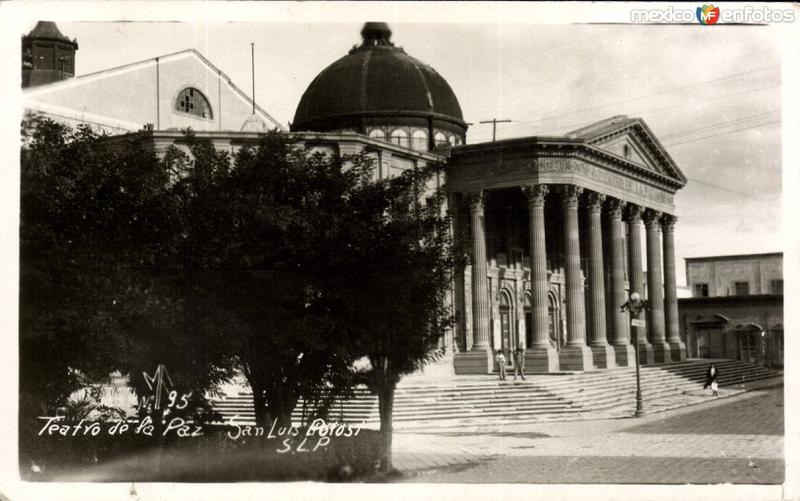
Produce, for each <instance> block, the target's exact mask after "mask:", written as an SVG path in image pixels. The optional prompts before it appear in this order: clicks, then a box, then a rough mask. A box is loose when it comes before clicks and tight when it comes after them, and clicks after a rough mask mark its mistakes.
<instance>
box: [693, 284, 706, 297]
mask: <svg viewBox="0 0 800 501" xmlns="http://www.w3.org/2000/svg"><path fill="white" fill-rule="evenodd" d="M694 295H695V297H708V284H694Z"/></svg>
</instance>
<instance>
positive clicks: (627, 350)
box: [606, 198, 636, 367]
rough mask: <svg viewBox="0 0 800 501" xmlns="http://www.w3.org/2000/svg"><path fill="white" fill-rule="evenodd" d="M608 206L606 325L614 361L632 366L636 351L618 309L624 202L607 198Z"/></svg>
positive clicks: (622, 299) (622, 298) (624, 295)
mask: <svg viewBox="0 0 800 501" xmlns="http://www.w3.org/2000/svg"><path fill="white" fill-rule="evenodd" d="M606 206H607V209H608V220H609V224H608V227H609V232H610V233H611V234H610V235H609V236H608V238H609V240H610V242H611V245H610V248H611V301H612V306H613V308H611V311H612V312H613V314H612V316H611V322H610V325H611V326H612V329H613V333H612V334H613V341H612V346H613V347H614V353H615V355H616V362H617V365H619V366H622V367H633V366H634V365H635V363H636V353H635V352H634V347H633V345H632V344H631V330H630V319H629V317H628V313H626V312H624V311H621V310H620V307H621V306H622V305H623V304H625V301H627V300H628V295H627V293H626V292H625V270H624V267H625V259H624V256H623V253H624V252H625V249H624V246H623V240H624V236H623V227H622V210H623V208H624V207H625V202H623V201H621V200H619V199H616V198H611V199H609V200H608V202H607V203H606Z"/></svg>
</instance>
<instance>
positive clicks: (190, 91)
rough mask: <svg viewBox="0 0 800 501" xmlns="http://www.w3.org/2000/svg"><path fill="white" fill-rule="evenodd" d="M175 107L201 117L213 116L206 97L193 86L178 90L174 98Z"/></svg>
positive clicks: (210, 117)
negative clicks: (176, 96)
mask: <svg viewBox="0 0 800 501" xmlns="http://www.w3.org/2000/svg"><path fill="white" fill-rule="evenodd" d="M175 109H176V110H178V111H182V112H183V113H189V114H190V115H196V116H198V117H202V118H208V119H213V118H214V114H213V113H211V105H210V104H209V102H208V99H206V96H204V95H203V93H202V92H200V91H199V90H197V89H195V88H194V87H187V88H185V89H183V90H182V91H180V93H179V94H178V98H177V99H176V100H175Z"/></svg>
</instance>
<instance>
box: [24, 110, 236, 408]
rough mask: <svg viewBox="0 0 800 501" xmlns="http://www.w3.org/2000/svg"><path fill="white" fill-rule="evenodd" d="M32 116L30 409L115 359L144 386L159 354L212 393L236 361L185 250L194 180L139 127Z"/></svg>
mask: <svg viewBox="0 0 800 501" xmlns="http://www.w3.org/2000/svg"><path fill="white" fill-rule="evenodd" d="M23 125H24V126H23V132H24V139H25V142H24V143H23V147H22V150H21V211H20V390H21V391H20V393H21V398H22V411H23V414H24V415H36V414H42V413H53V412H57V411H58V410H59V409H61V408H63V406H64V405H65V404H66V402H67V400H68V397H69V395H70V394H71V393H72V392H73V391H75V390H77V389H79V388H81V387H83V386H85V385H87V384H89V383H96V382H100V381H103V380H104V379H105V378H107V377H108V375H109V374H110V373H111V372H113V371H121V372H123V373H125V374H130V375H131V381H132V383H134V386H135V387H137V388H138V390H139V391H140V392H141V391H142V390H144V388H143V387H142V386H143V384H144V381H143V379H142V378H141V374H142V372H144V371H147V372H150V373H152V372H153V370H154V369H155V367H156V365H157V364H159V363H163V364H166V365H167V366H168V367H169V368H170V373H171V375H172V377H173V380H174V382H175V383H176V385H178V386H181V387H183V388H187V389H191V390H197V391H195V396H196V397H198V398H199V399H200V400H202V399H203V395H204V393H205V390H206V389H208V388H210V387H212V386H213V385H214V384H215V383H217V382H219V381H221V380H223V379H225V378H226V377H227V376H228V372H227V370H226V367H228V366H229V362H228V360H226V354H225V352H224V350H223V349H222V348H223V347H224V344H223V343H221V342H220V339H221V336H220V335H219V332H220V331H219V330H218V329H216V328H215V327H214V325H215V324H214V323H213V322H210V321H209V318H208V317H209V314H208V312H213V311H214V310H213V308H208V306H209V304H208V303H209V301H213V297H212V298H209V297H208V295H205V294H203V292H204V291H203V289H202V288H201V287H200V285H202V284H198V283H197V282H196V281H195V280H194V279H193V278H192V276H193V275H192V272H193V269H192V268H191V266H193V265H194V264H193V261H192V259H183V258H184V257H185V256H186V255H187V254H188V253H187V252H186V248H187V244H185V240H186V237H187V235H188V233H187V232H186V231H184V230H185V223H186V218H187V216H186V214H187V204H186V203H185V201H186V200H187V199H188V198H189V197H187V196H186V195H185V193H186V192H187V191H188V190H187V188H186V185H187V183H189V181H188V180H184V181H180V182H177V180H178V179H180V178H179V177H176V176H175V175H174V174H175V173H174V172H171V171H170V170H169V168H168V167H169V164H168V162H167V160H169V159H163V160H162V159H159V158H158V157H157V156H156V154H155V153H154V152H153V150H152V148H150V147H148V145H147V143H146V140H145V138H143V137H140V136H138V135H133V136H129V137H126V138H124V139H122V140H120V139H118V138H114V139H112V138H108V137H104V136H100V135H98V134H96V133H94V132H93V131H92V130H91V129H89V128H88V127H79V128H77V129H71V128H69V127H66V126H64V125H61V124H58V123H55V122H52V121H49V120H38V119H35V118H34V119H31V120H28V121H26V122H25V123H24V124H23ZM192 257H194V256H192ZM176 263H180V265H176ZM187 263H188V264H187Z"/></svg>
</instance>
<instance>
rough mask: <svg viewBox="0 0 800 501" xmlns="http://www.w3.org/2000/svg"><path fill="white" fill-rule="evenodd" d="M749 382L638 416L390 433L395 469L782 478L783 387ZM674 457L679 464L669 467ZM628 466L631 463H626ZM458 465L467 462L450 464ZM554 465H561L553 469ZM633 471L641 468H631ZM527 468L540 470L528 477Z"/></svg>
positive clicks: (489, 477)
mask: <svg viewBox="0 0 800 501" xmlns="http://www.w3.org/2000/svg"><path fill="white" fill-rule="evenodd" d="M754 386H755V385H753V386H751V388H752V389H753V390H755V391H750V392H747V393H744V394H741V393H739V394H737V395H734V396H730V397H728V398H718V399H714V400H710V397H707V398H706V400H705V402H704V403H702V404H699V405H694V406H690V407H682V408H679V409H673V410H670V411H665V412H660V413H656V414H651V415H645V416H644V417H642V418H638V419H636V418H627V419H606V420H596V421H582V422H581V421H571V422H551V423H528V424H495V425H491V426H483V427H472V428H469V427H468V428H463V427H462V428H458V429H452V430H442V429H436V430H431V431H428V432H424V433H423V432H415V433H408V432H403V431H396V432H395V438H394V451H395V454H394V457H395V467H397V468H398V469H400V470H401V471H405V472H407V473H409V474H413V475H420V474H425V478H424V479H422V478H420V479H417V480H413V478H412V479H411V481H424V482H428V481H446V482H449V481H453V482H476V481H490V482H495V481H498V482H499V481H511V482H518V481H521V482H557V481H564V482H573V483H574V482H592V481H597V480H605V481H608V482H634V483H642V482H645V483H646V482H648V481H653V482H656V483H658V482H677V483H682V482H698V481H701V480H702V479H706V481H714V482H716V481H725V482H733V483H780V482H782V479H783V394H782V387H778V388H774V387H773V388H769V384H768V383H763V384H761V385H758V386H760V387H762V388H764V389H762V390H757V389H756V388H754ZM771 404H774V405H771ZM676 458H677V459H680V460H681V461H678V464H680V467H677V466H675V465H672V463H675V462H676ZM612 464H613V465H616V466H615V467H614V468H611V466H610V465H612ZM632 464H636V465H639V466H638V467H635V468H634V469H633V470H631V465H632ZM456 465H460V466H461V467H462V469H463V468H465V467H466V468H469V470H468V471H464V472H462V473H458V472H454V471H453V468H452V467H453V466H456ZM521 465H527V467H526V468H522V466H521ZM553 465H561V466H564V465H568V466H569V467H568V468H562V469H561V470H559V469H558V468H555V470H553V468H554V466H553ZM658 465H662V467H663V468H661V467H658ZM670 465H672V466H670ZM664 468H666V469H665V470H664V472H663V474H659V473H658V472H659V471H661V470H662V469H664ZM473 470H475V471H473ZM637 470H640V471H639V473H640V475H635V474H634V473H633V471H637ZM595 471H596V472H605V473H603V475H605V476H601V477H598V476H597V475H598V474H596V473H593V472H595ZM532 472H538V473H535V475H534V477H532V476H531V474H532ZM547 472H549V473H547ZM581 472H582V473H581ZM614 472H616V473H614ZM576 475H578V476H577V477H576ZM581 475H582V476H581ZM480 479H484V480H480ZM648 479H650V480H648ZM720 479H723V480H720Z"/></svg>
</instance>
